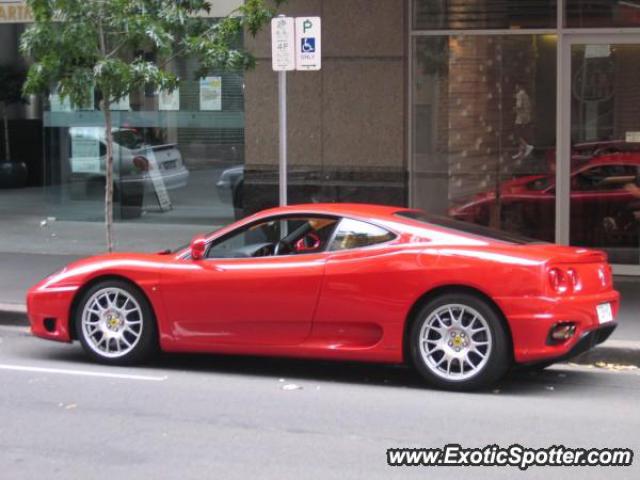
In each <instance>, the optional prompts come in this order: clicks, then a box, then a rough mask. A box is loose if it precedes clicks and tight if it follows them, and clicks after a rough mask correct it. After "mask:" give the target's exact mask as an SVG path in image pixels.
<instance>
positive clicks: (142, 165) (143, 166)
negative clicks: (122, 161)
mask: <svg viewBox="0 0 640 480" xmlns="http://www.w3.org/2000/svg"><path fill="white" fill-rule="evenodd" d="M133 166H134V167H136V168H137V169H138V170H139V171H141V172H147V171H149V160H147V159H146V158H144V157H135V158H134V159H133Z"/></svg>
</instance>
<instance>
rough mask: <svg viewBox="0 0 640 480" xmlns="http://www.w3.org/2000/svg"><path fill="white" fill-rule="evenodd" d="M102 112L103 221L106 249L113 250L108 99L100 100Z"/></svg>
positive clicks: (110, 131) (111, 163)
mask: <svg viewBox="0 0 640 480" xmlns="http://www.w3.org/2000/svg"><path fill="white" fill-rule="evenodd" d="M101 103H102V111H103V112H104V123H105V136H106V141H107V162H106V165H105V170H106V179H105V189H104V221H105V226H106V229H107V250H108V252H109V253H111V252H113V131H112V127H111V110H110V109H109V107H110V104H109V102H108V101H105V100H102V102H101Z"/></svg>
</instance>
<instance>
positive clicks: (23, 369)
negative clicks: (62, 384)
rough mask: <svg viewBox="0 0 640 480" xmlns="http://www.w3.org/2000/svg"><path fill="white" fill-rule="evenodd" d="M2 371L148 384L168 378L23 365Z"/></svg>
mask: <svg viewBox="0 0 640 480" xmlns="http://www.w3.org/2000/svg"><path fill="white" fill-rule="evenodd" d="M0 370H14V371H18V372H35V373H53V374H59V375H80V376H85V377H102V378H119V379H124V380H142V381H147V382H163V381H165V380H166V379H167V378H168V377H167V376H164V377H152V376H147V375H129V374H125V373H104V372H89V371H85V370H66V369H62V368H43V367H27V366H23V365H8V364H0Z"/></svg>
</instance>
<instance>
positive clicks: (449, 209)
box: [0, 0, 640, 274]
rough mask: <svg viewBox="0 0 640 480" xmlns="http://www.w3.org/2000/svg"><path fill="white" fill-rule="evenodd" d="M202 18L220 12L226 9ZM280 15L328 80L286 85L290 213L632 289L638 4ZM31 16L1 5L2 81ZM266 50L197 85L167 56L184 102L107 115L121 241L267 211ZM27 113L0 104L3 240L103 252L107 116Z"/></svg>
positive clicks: (325, 5)
mask: <svg viewBox="0 0 640 480" xmlns="http://www.w3.org/2000/svg"><path fill="white" fill-rule="evenodd" d="M212 3H213V5H214V10H213V11H212V14H211V15H212V17H216V16H220V15H225V14H226V13H228V12H229V11H231V10H232V9H233V7H234V4H237V3H238V1H237V0H236V1H233V0H228V1H216V2H212ZM283 13H286V14H288V15H292V16H296V15H298V16H299V15H318V16H321V17H322V20H323V68H322V70H321V71H320V72H295V73H291V74H289V82H288V85H289V90H288V99H289V116H288V119H289V126H290V128H289V172H288V185H287V187H288V192H289V199H290V201H291V202H292V203H301V202H319V201H331V202H335V201H340V202H343V201H348V202H376V203H386V204H392V205H402V206H411V207H415V208H422V209H425V210H429V211H431V212H433V213H439V214H442V215H450V216H453V217H455V218H458V219H460V220H463V221H468V222H475V223H481V224H485V225H489V226H492V227H494V228H498V229H502V230H507V231H512V232H514V233H520V234H523V235H526V236H529V237H532V238H534V239H538V240H544V241H557V242H559V243H565V244H572V245H578V246H585V247H596V248H601V249H604V250H606V251H607V252H608V254H609V256H610V260H611V261H612V263H614V264H615V265H616V267H615V268H616V271H617V272H618V273H628V274H640V244H639V241H640V240H639V238H638V231H639V228H638V225H640V223H639V222H640V220H639V219H640V179H639V178H640V174H639V173H638V172H639V171H640V170H639V169H640V87H639V86H638V82H637V78H638V74H639V73H640V1H638V2H636V1H630V0H625V1H616V0H526V1H504V0H450V1H444V0H349V1H339V0H289V2H287V4H286V5H285V6H284V7H283ZM28 21H29V12H28V10H26V9H24V8H22V4H21V3H20V2H15V1H10V2H6V1H0V73H1V72H2V70H3V69H4V70H5V71H9V70H10V69H9V67H12V68H13V67H16V68H17V69H18V70H20V69H21V68H24V67H26V66H27V63H26V60H24V59H23V58H22V57H21V56H20V54H19V52H18V42H19V36H20V33H21V32H22V31H23V30H24V28H25V24H26V23H28ZM212 21H214V20H212ZM269 35H270V34H269V31H268V29H267V30H265V31H263V32H261V33H260V34H259V35H258V36H257V37H256V38H252V37H247V38H245V39H244V43H245V46H246V47H247V48H249V49H250V50H251V51H252V52H253V53H254V54H255V56H256V57H257V59H258V65H257V68H256V69H255V70H252V71H250V72H246V73H240V72H237V73H230V72H211V73H210V75H208V76H207V77H206V78H205V79H198V78H195V76H194V72H195V70H196V67H197V66H196V65H194V64H193V62H192V61H190V60H189V59H177V60H176V62H175V65H173V66H172V68H174V69H175V71H176V72H177V73H178V74H179V75H180V77H181V79H182V83H181V86H180V90H179V94H177V95H172V96H167V97H163V96H160V95H158V94H156V92H140V93H139V95H132V96H131V98H129V99H125V101H123V102H121V104H120V105H114V106H113V110H114V116H115V119H116V121H117V127H118V129H119V132H118V133H117V136H118V137H119V138H118V139H117V141H118V143H119V147H118V149H117V151H116V154H117V158H116V162H118V164H119V165H120V167H119V168H120V170H119V175H117V178H116V182H118V183H117V184H116V200H117V202H118V213H119V220H118V222H119V227H120V230H116V235H117V238H116V239H117V240H119V241H120V243H121V245H129V244H134V245H135V246H139V247H140V248H143V249H153V248H156V247H159V246H160V245H159V242H161V241H162V242H167V243H169V244H170V242H173V241H188V239H189V236H190V235H191V234H193V233H196V232H198V231H203V230H204V231H206V230H211V229H213V228H215V227H216V226H220V225H224V224H226V223H229V222H231V221H233V220H234V219H235V218H237V217H238V216H241V215H244V214H247V213H251V212H253V211H256V210H259V209H262V208H265V207H268V206H273V205H276V204H277V203H278V186H279V184H278V181H279V180H278V143H277V141H278V135H277V127H278V125H277V77H276V74H275V73H274V72H273V71H272V70H271V60H270V38H269ZM9 77H10V76H7V75H5V76H4V77H3V76H2V75H0V78H9ZM27 100H28V102H26V103H25V102H8V103H7V102H5V103H6V108H5V110H4V111H5V112H6V118H7V125H8V129H7V130H8V134H7V135H6V136H4V137H6V138H5V140H4V141H3V142H1V143H2V147H1V148H0V152H2V153H1V154H0V159H4V160H3V161H2V162H3V163H2V165H3V169H2V172H4V173H3V174H2V177H0V185H3V186H4V187H10V188H4V189H0V225H10V223H7V222H11V221H12V219H15V218H17V217H19V218H21V219H24V218H33V219H47V218H49V219H51V221H54V222H55V224H56V226H57V228H59V229H60V232H61V233H60V235H59V238H64V232H66V231H68V232H69V233H68V234H69V236H70V237H71V235H72V233H71V232H83V235H85V237H83V238H86V239H87V240H86V242H85V243H84V244H83V247H82V248H84V249H85V250H88V251H89V250H93V251H99V250H101V249H102V248H104V247H103V243H102V240H101V237H100V236H99V235H98V234H94V233H93V232H94V230H95V231H99V229H100V228H101V225H100V221H101V218H102V208H103V207H102V198H101V192H102V189H103V185H104V180H103V177H102V174H101V173H102V172H101V166H100V162H101V158H102V156H103V154H104V152H103V150H104V148H103V144H102V138H101V128H100V124H101V122H100V120H101V119H100V115H99V113H98V112H96V110H95V108H94V106H93V105H89V106H86V107H84V108H73V107H71V106H69V105H67V104H65V103H64V102H61V101H59V99H58V98H56V95H55V92H53V93H52V95H50V96H49V97H48V98H44V97H43V98H31V99H27ZM7 145H9V148H8V149H7ZM7 150H8V151H9V153H10V155H9V156H8V157H9V160H8V161H7V160H6V159H7ZM145 162H146V163H145ZM21 165H24V169H22V167H21ZM149 165H150V167H149ZM154 165H156V166H157V167H158V168H157V170H158V171H160V172H161V173H162V175H160V177H161V178H160V180H158V178H156V179H155V183H154V182H153V181H151V180H149V179H146V180H145V178H144V177H145V175H146V176H149V170H153V166H154ZM145 168H147V170H145ZM159 189H160V190H161V191H159ZM165 193H166V195H165ZM167 201H168V203H167ZM52 219H55V220H52ZM34 221H35V220H34ZM65 229H67V230H65ZM48 231H49V230H47V232H48ZM25 232H27V234H28V229H25ZM38 232H39V234H40V235H41V236H43V235H44V234H42V232H41V231H38ZM43 238H44V237H43ZM47 238H48V240H47V242H46V245H44V247H42V248H46V249H48V250H51V251H54V252H57V251H62V250H64V249H65V248H68V247H67V246H65V244H64V243H63V242H62V241H51V240H50V238H49V237H47ZM40 240H42V239H40ZM1 241H2V240H1V239H0V242H1ZM14 243H15V242H14ZM40 243H42V242H40ZM40 243H38V245H40ZM167 243H165V245H166V244H167ZM16 248H18V247H16ZM78 248H80V247H78ZM83 253H84V251H83Z"/></svg>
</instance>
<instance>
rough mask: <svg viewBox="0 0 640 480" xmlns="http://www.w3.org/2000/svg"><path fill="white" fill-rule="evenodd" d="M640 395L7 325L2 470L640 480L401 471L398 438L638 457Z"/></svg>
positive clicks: (600, 384)
mask: <svg viewBox="0 0 640 480" xmlns="http://www.w3.org/2000/svg"><path fill="white" fill-rule="evenodd" d="M292 386H297V387H301V388H298V389H294V388H293V387H292ZM638 398H640V373H639V372H638V371H627V372H613V371H608V370H601V369H595V368H592V369H589V368H585V367H572V366H562V367H556V368H552V369H549V370H547V371H545V372H543V373H540V374H537V375H533V374H526V373H520V374H514V375H512V377H511V378H509V379H508V380H506V381H505V382H503V384H502V385H501V386H500V387H499V388H498V389H496V390H494V391H491V392H485V393H476V394H463V393H449V392H443V391H437V390H433V389H429V388H427V387H424V386H423V385H422V383H421V382H420V380H419V379H418V378H417V376H416V375H415V374H413V373H412V372H411V371H410V370H408V369H406V368H399V367H389V366H380V365H356V364H344V363H326V362H309V361H305V362H302V361H292V360H275V359H256V358H238V357H221V356H186V355H180V356H175V355H174V356H169V355H167V356H163V357H161V358H159V359H158V360H157V361H156V362H154V363H153V364H152V365H150V366H148V367H145V368H107V367H103V366H98V365H94V364H91V363H88V361H86V360H85V358H84V357H83V355H82V353H81V350H80V347H79V346H78V345H73V346H70V345H63V344H54V343H48V342H46V341H43V340H39V339H35V338H33V337H30V336H29V335H28V333H27V332H26V329H24V328H22V327H7V326H0V478H3V479H11V480H13V479H20V480H22V479H45V478H46V479H48V480H49V479H80V478H82V479H115V478H117V479H129V478H132V479H142V478H153V479H171V478H179V479H199V480H200V479H209V478H211V479H213V478H221V479H236V478H237V479H247V478H261V479H263V478H266V479H269V478H274V479H275V478H277V479H291V478H300V479H302V478H304V479H331V478H341V479H342V478H368V479H370V478H422V479H425V478H455V479H458V478H474V479H476V478H505V479H511V478H521V477H522V478H546V479H549V478H567V479H569V478H576V477H578V476H579V477H580V478H581V479H591V478H593V479H600V478H603V476H605V475H606V477H607V479H615V478H629V479H631V478H640V465H639V463H640V459H639V458H636V459H635V462H634V465H633V466H632V467H626V468H617V467H610V468H607V469H602V468H600V469H598V468H588V467H581V468H564V467H535V468H532V469H529V470H527V471H526V472H520V471H518V470H517V469H515V468H497V467H492V468H488V467H468V468H441V467H440V468H436V467H429V468H426V467H395V468H392V467H388V466H386V449H387V448H390V447H440V446H443V445H445V444H447V443H460V444H462V445H463V446H468V447H472V446H478V447H479V446H484V445H487V444H494V443H496V444H498V445H501V446H508V445H509V444H511V443H520V444H522V445H525V446H530V447H542V446H551V445H558V444H562V445H565V446H573V447H599V448H602V447H627V448H632V449H634V451H635V453H636V456H637V454H638V452H640V407H639V406H638Z"/></svg>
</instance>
